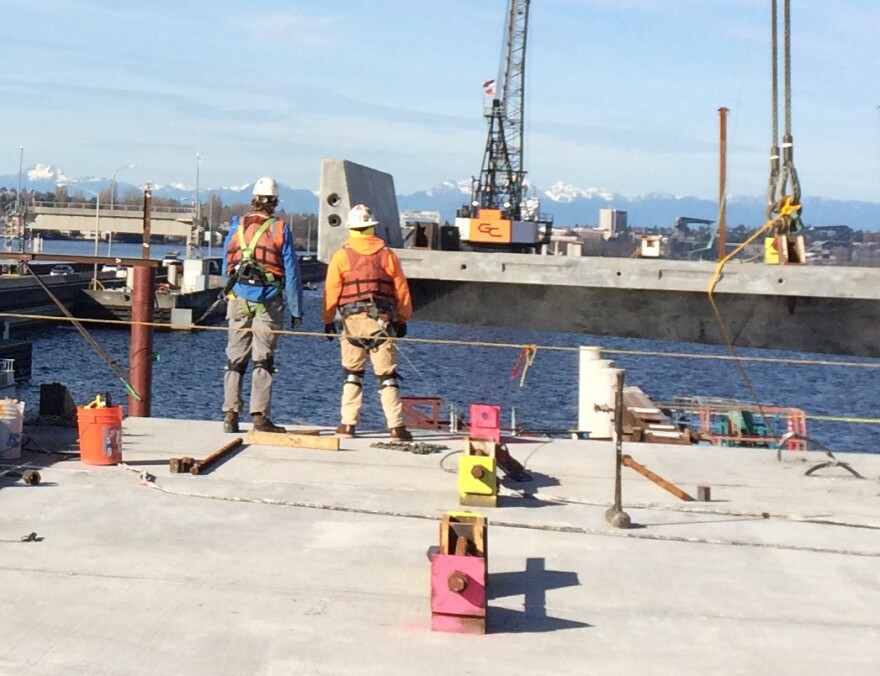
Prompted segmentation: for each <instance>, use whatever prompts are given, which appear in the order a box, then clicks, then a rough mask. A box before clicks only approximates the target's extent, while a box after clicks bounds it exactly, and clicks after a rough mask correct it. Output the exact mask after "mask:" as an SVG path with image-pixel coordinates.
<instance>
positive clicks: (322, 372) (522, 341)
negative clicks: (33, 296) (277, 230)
mask: <svg viewBox="0 0 880 676" xmlns="http://www.w3.org/2000/svg"><path fill="white" fill-rule="evenodd" d="M89 246H90V243H88V242H70V241H67V242H65V241H57V240H54V241H53V240H47V241H46V243H45V250H46V252H49V253H52V252H54V253H84V251H83V249H84V248H86V249H87V248H88V247H89ZM102 247H103V248H106V243H105V244H102ZM179 250H180V247H179V246H177V247H175V246H173V245H154V246H153V247H151V255H152V256H153V257H158V258H161V257H162V255H164V254H165V253H167V252H170V251H179ZM112 251H113V255H120V256H122V255H125V256H139V255H140V245H138V244H119V245H115V244H114V245H113V247H112ZM101 253H102V254H105V253H106V251H104V250H103V249H102V252H101ZM203 253H206V249H203ZM216 253H217V254H219V253H220V252H219V251H217V252H216ZM320 309H321V296H320V293H319V292H314V291H306V292H305V318H304V322H303V326H302V329H301V330H302V331H312V332H316V333H320V332H321V331H322V329H323V324H322V323H321V321H320V317H319V313H320ZM55 326H56V325H54V324H53V325H52V326H51V327H47V328H45V329H41V330H38V331H36V332H34V334H33V335H31V336H22V337H28V338H32V339H33V340H34V366H33V379H32V383H31V384H30V385H25V386H20V387H19V388H18V389H19V394H18V396H19V397H20V398H22V399H24V400H25V402H26V403H27V411H28V412H33V411H36V410H37V408H38V404H39V384H40V383H45V382H62V383H64V384H65V385H67V386H68V387H69V388H70V391H71V393H72V395H73V397H74V400H75V401H76V402H77V403H80V404H82V403H84V402H86V401H89V400H91V399H92V398H94V396H95V394H96V393H97V392H99V391H103V390H109V391H110V392H111V394H112V396H113V397H114V398H115V400H116V401H118V402H121V403H127V394H126V391H125V388H124V387H123V385H122V384H121V383H120V382H119V381H118V380H117V379H116V378H115V376H113V374H112V373H111V372H110V370H109V369H108V367H107V366H106V365H105V364H104V362H103V361H102V360H101V359H100V358H99V357H98V356H97V354H96V353H95V352H94V350H93V349H92V348H91V347H90V346H89V345H88V344H87V343H86V341H85V340H84V339H83V338H82V336H80V335H79V334H78V333H77V332H76V331H75V330H73V329H72V328H69V327H65V328H55ZM89 330H90V331H91V332H92V334H93V335H94V336H95V338H96V339H97V340H98V341H99V342H100V343H101V344H102V345H103V346H104V347H105V348H106V349H107V351H108V352H109V353H110V354H111V355H113V357H114V358H115V359H116V360H117V361H118V362H119V363H120V364H121V365H122V366H123V367H124V368H126V369H127V364H128V355H129V333H128V332H127V331H123V330H119V329H113V328H101V327H98V326H92V327H89ZM409 337H411V338H430V339H436V340H444V339H452V340H462V341H479V342H491V343H506V344H511V345H514V346H522V345H527V344H537V345H539V346H558V347H567V348H570V350H569V351H554V350H548V349H540V348H539V349H538V353H537V357H536V359H535V362H534V364H533V366H532V367H531V368H530V369H529V372H528V374H527V378H526V382H525V387H523V388H520V386H519V378H516V379H511V377H510V374H511V371H512V370H513V367H514V364H515V362H516V360H517V357H518V356H519V354H520V347H506V348H495V347H471V346H455V345H444V344H423V343H406V342H404V343H403V344H402V347H401V353H402V356H401V359H400V369H399V370H400V373H401V375H402V376H403V383H402V391H403V393H404V394H408V395H423V396H428V395H441V396H442V397H443V400H444V404H447V405H448V404H449V403H454V404H455V405H456V406H457V407H458V410H459V411H466V410H467V406H468V405H469V404H470V403H474V402H482V403H494V404H499V405H501V407H502V412H503V416H504V422H505V424H507V422H508V421H509V416H510V411H511V408H512V407H515V409H516V419H517V422H518V423H521V424H524V425H525V426H526V427H527V428H531V429H543V430H546V429H553V430H560V431H561V430H567V429H571V428H573V427H575V426H576V424H577V364H578V360H577V352H576V350H575V348H576V347H577V346H579V345H598V346H600V347H603V348H605V349H607V350H647V351H659V352H666V353H681V352H685V353H694V354H710V355H712V354H714V355H725V356H726V355H727V352H726V350H725V349H724V348H723V347H718V346H705V345H694V344H684V343H671V342H665V341H652V340H640V339H632V338H609V337H601V336H584V335H577V334H570V333H555V332H548V331H541V330H539V329H537V328H536V329H534V330H514V329H498V328H488V327H478V326H461V325H452V324H442V323H437V322H420V321H413V322H411V324H410V333H409ZM225 345H226V334H225V333H224V332H222V331H196V332H178V331H162V332H157V333H155V335H154V349H155V351H156V353H157V355H158V359H159V360H158V361H157V362H156V363H155V364H154V368H153V403H152V413H153V415H154V416H155V417H167V418H191V419H206V420H207V419H216V420H219V419H220V418H221V411H220V408H221V403H222V378H223V366H224V364H225V360H226V358H225V354H224V349H225ZM740 354H741V355H742V356H760V357H774V358H779V359H782V360H791V361H794V360H799V359H826V360H828V361H837V362H843V361H846V362H860V363H865V364H871V365H874V366H878V365H880V360H877V359H860V358H851V357H840V356H834V355H831V356H826V355H813V354H802V353H793V352H783V351H774V350H754V349H752V350H746V349H743V350H740ZM609 357H610V358H611V359H614V360H615V362H616V365H617V366H618V367H620V368H623V369H626V383H627V384H628V385H638V386H639V387H641V388H642V389H643V390H644V391H645V392H646V393H648V394H649V395H650V396H651V397H652V398H654V399H655V400H657V401H671V400H672V399H673V397H674V396H675V395H677V394H687V395H692V396H711V397H729V398H735V399H741V400H744V401H750V400H751V393H750V391H749V389H748V388H747V386H746V384H745V383H744V381H743V379H742V377H741V376H740V374H739V372H738V370H737V369H736V367H735V365H734V364H733V362H730V361H721V360H707V359H700V360H691V359H680V358H674V357H651V356H640V355H615V354H612V355H609ZM276 364H277V366H278V369H279V372H278V374H277V376H276V379H275V389H274V397H273V412H272V416H273V418H274V419H276V420H277V421H278V422H281V423H284V422H288V423H289V422H292V421H293V420H304V421H308V422H309V423H312V424H320V425H333V426H335V425H337V424H338V422H339V417H338V416H339V413H338V409H339V394H340V388H341V386H342V382H341V381H342V371H341V367H340V364H339V347H338V345H337V343H336V342H333V343H330V342H328V341H326V340H325V339H324V338H323V336H303V335H298V334H293V335H289V336H283V337H282V338H281V341H280V349H279V354H278V356H277V358H276ZM745 369H746V371H747V373H748V375H749V377H750V379H751V380H752V382H753V384H754V386H755V389H756V390H757V393H758V395H759V397H760V399H761V402H762V403H763V404H765V405H771V404H775V405H779V406H788V407H794V408H801V409H803V410H805V411H806V412H807V414H808V415H809V414H814V415H823V416H841V417H858V418H877V417H880V406H878V400H880V395H878V392H880V369H878V368H856V367H843V366H799V365H793V364H775V363H773V364H764V363H745ZM368 373H370V372H369V371H368ZM248 384H249V378H248V381H246V387H245V393H246V395H247V389H248ZM364 393H365V397H364V411H363V420H362V423H361V428H362V429H381V428H382V427H383V417H382V413H381V408H380V407H379V404H378V394H377V391H376V381H375V379H374V378H372V377H370V376H369V375H368V377H367V378H366V379H365V385H364ZM808 433H809V435H810V437H814V438H816V439H817V440H819V441H820V442H822V443H823V444H825V445H826V446H827V447H828V448H830V449H832V450H849V451H860V452H880V425H876V424H872V425H867V424H852V423H837V422H824V421H808Z"/></svg>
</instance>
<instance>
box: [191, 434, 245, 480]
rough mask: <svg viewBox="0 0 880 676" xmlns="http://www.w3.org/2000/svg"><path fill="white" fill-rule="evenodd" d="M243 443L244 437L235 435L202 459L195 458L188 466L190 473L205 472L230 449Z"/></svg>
mask: <svg viewBox="0 0 880 676" xmlns="http://www.w3.org/2000/svg"><path fill="white" fill-rule="evenodd" d="M243 443H244V439H242V438H241V437H236V438H235V439H233V440H232V441H230V442H229V443H228V444H226V445H225V446H223V448H221V449H219V450H216V451H214V452H213V453H211V455H209V456H208V457H207V458H205V459H204V460H197V461H196V462H194V463H193V466H192V467H191V468H190V470H189V472H190V474H193V475H195V474H201V473H202V472H206V471H208V470H209V469H211V468H212V467H213V466H214V465H216V464H217V463H218V462H220V461H221V460H223V459H224V458H225V457H226V456H228V455H229V454H230V453H231V452H232V451H234V450H235V449H236V448H238V447H239V446H241V445H242V444H243Z"/></svg>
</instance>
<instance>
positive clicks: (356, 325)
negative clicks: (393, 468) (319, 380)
mask: <svg viewBox="0 0 880 676" xmlns="http://www.w3.org/2000/svg"><path fill="white" fill-rule="evenodd" d="M378 224H379V222H378V221H377V220H375V219H374V218H373V213H372V211H371V210H370V209H369V207H367V206H364V205H363V204H358V205H357V206H355V207H354V208H353V209H352V210H351V211H350V212H349V215H348V223H347V226H348V230H349V237H348V239H347V240H346V242H345V245H344V246H343V247H342V248H341V249H339V250H338V251H337V252H336V253H334V254H333V257H332V258H331V259H330V264H329V265H328V266H327V279H326V282H325V284H324V309H323V312H322V313H321V318H322V319H323V321H324V333H326V334H327V339H328V340H335V338H334V335H333V334H335V333H336V323H335V317H336V313H337V310H338V311H339V314H340V316H341V317H342V336H341V338H340V341H339V343H340V346H341V349H342V368H343V373H344V377H343V384H342V406H341V423H340V425H339V427H338V428H337V429H336V436H337V437H342V438H349V439H350V438H351V437H353V436H354V435H355V428H356V427H357V424H358V422H359V421H360V413H361V405H362V404H363V381H364V374H365V373H366V366H367V355H369V357H370V361H371V362H372V364H373V372H374V373H375V375H376V378H377V379H378V380H379V398H380V400H381V402H382V410H383V411H384V413H385V422H386V424H387V425H388V429H389V430H390V431H391V438H392V439H395V440H398V441H410V440H411V439H412V434H411V433H410V432H409V430H407V429H406V426H405V425H404V424H403V404H402V402H401V400H400V382H399V376H398V374H397V344H396V342H395V341H394V340H388V338H389V337H392V338H393V337H397V338H403V337H404V336H405V335H406V323H407V322H408V321H409V319H410V317H411V316H412V299H411V297H410V294H409V285H408V284H407V282H406V277H404V275H403V269H402V268H401V265H400V260H399V259H398V258H397V256H396V255H395V254H394V252H393V251H391V250H390V249H389V248H387V247H386V246H385V242H384V241H382V239H381V238H379V237H377V236H376V234H375V231H376V226H377V225H378Z"/></svg>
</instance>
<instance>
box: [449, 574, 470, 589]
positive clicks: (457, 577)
mask: <svg viewBox="0 0 880 676" xmlns="http://www.w3.org/2000/svg"><path fill="white" fill-rule="evenodd" d="M446 585H447V586H448V587H449V591H451V592H454V593H455V594H461V593H462V592H464V590H465V589H467V586H468V583H467V575H465V574H464V573H462V572H461V571H459V570H457V571H455V572H454V573H452V574H451V575H450V576H449V577H448V578H446Z"/></svg>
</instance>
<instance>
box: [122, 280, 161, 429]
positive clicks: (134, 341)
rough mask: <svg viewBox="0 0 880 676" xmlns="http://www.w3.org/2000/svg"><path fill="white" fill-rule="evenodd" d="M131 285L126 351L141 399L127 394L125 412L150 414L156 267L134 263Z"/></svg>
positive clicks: (145, 416) (148, 415)
mask: <svg viewBox="0 0 880 676" xmlns="http://www.w3.org/2000/svg"><path fill="white" fill-rule="evenodd" d="M133 275H134V281H133V283H132V289H131V321H132V325H131V348H130V352H129V382H130V383H131V386H132V388H133V389H134V391H135V392H137V393H138V394H140V397H141V398H140V401H138V399H137V398H136V397H134V396H132V395H131V394H129V396H128V415H130V416H134V417H136V418H149V417H150V414H151V402H152V399H153V393H152V389H153V327H152V326H150V324H152V322H153V289H154V287H155V285H156V270H155V269H154V268H148V267H136V268H134V271H133Z"/></svg>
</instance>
